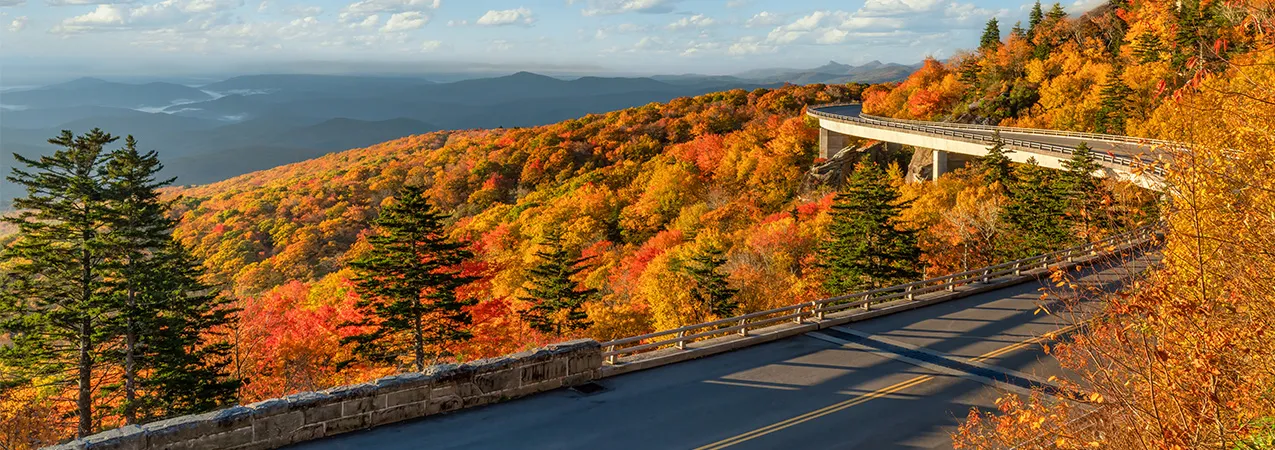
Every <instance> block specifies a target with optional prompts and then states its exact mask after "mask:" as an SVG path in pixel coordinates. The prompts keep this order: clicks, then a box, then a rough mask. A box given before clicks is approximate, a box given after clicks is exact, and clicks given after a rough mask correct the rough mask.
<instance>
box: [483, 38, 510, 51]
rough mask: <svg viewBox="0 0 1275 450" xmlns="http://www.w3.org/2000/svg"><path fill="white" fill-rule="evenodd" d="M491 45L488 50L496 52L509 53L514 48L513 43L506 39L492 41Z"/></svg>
mask: <svg viewBox="0 0 1275 450" xmlns="http://www.w3.org/2000/svg"><path fill="white" fill-rule="evenodd" d="M489 44H490V45H488V46H487V49H488V50H491V51H494V52H507V51H509V50H511V49H513V48H514V45H513V43H510V42H509V41H507V40H504V39H496V40H493V41H491V42H490V43H489Z"/></svg>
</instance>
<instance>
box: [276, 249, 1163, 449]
mask: <svg viewBox="0 0 1275 450" xmlns="http://www.w3.org/2000/svg"><path fill="white" fill-rule="evenodd" d="M1154 258H1155V257H1154V256H1151V255H1137V256H1136V257H1133V258H1130V259H1129V260H1128V261H1125V262H1123V263H1122V264H1118V265H1109V266H1114V267H1105V268H1100V269H1095V270H1089V271H1086V272H1084V273H1081V274H1079V275H1078V276H1080V277H1082V278H1080V282H1081V283H1084V284H1086V285H1092V286H1099V287H1101V288H1102V289H1105V290H1108V291H1111V290H1114V289H1116V288H1118V287H1119V286H1120V285H1121V283H1122V281H1121V280H1124V279H1127V278H1128V277H1129V276H1130V274H1132V273H1136V272H1140V271H1141V270H1142V269H1144V268H1145V267H1146V266H1147V265H1148V264H1151V263H1153V261H1154ZM1048 286H1050V284H1049V283H1048V281H1047V280H1046V281H1045V282H1030V283H1025V284H1021V285H1018V286H1013V287H1007V288H1005V289H1002V290H999V291H994V292H989V293H985V294H981V295H976V296H972V297H967V298H964V299H960V300H954V301H950V302H947V303H942V304H938V305H933V306H929V307H926V308H920V309H916V310H912V311H907V312H902V313H898V314H894V315H889V316H883V317H879V318H876V319H871V320H868V321H864V322H859V323H853V324H850V325H847V326H843V327H834V328H831V329H827V330H821V331H819V332H815V333H810V334H807V335H802V336H797V337H794V338H789V339H784V340H780V341H776V342H772V343H769V344H763V345H759V346H756V347H751V348H747V349H742V350H739V351H735V352H731V353H726V354H721V355H717V356H712V357H708V358H703V359H699V360H694V361H689V362H684V363H679V364H673V365H670V366H664V367H661V368H657V369H651V370H647V371H642V372H636V373H631V374H627V375H621V376H616V377H611V378H606V379H603V380H601V381H599V384H601V385H602V386H603V387H604V388H605V390H603V391H602V392H599V393H594V394H589V395H586V394H582V393H579V392H576V391H573V390H558V391H554V392H549V393H545V394H541V395H537V396H533V397H529V398H524V399H521V400H516V401H511V402H508V403H502V404H498V405H492V406H489V407H484V408H478V409H473V410H466V411H462V412H459V413H456V414H451V415H447V416H442V417H431V418H427V419H423V420H418V421H412V422H405V423H400V424H394V425H389V426H385V427H381V428H377V429H373V430H368V431H364V432H359V433H353V434H348V435H343V436H338V437H335V438H330V439H327V440H322V441H314V442H309V443H305V444H301V445H298V446H296V447H297V448H302V449H313V450H336V449H358V450H366V449H372V448H376V449H416V448H430V449H475V448H479V449H483V448H498V449H511V448H518V449H541V448H543V449H597V448H606V449H653V448H658V449H666V448H667V449H719V448H732V449H770V448H779V447H786V448H802V449H807V448H845V449H853V448H862V449H938V448H950V447H951V442H950V438H949V433H951V432H952V431H954V430H955V427H956V425H957V424H958V423H960V420H961V419H963V418H964V416H965V415H966V414H967V412H968V411H969V409H970V408H971V407H980V408H991V407H992V405H993V401H994V400H995V399H996V398H997V397H998V396H1000V395H1001V393H1002V392H1003V391H1001V390H1000V388H998V387H994V386H993V385H992V384H989V383H987V382H986V380H985V379H984V380H979V379H977V377H975V376H973V375H970V374H962V373H959V371H957V372H956V373H954V372H953V371H951V370H947V371H944V370H937V369H935V368H932V367H928V366H925V365H915V364H912V363H909V362H908V361H905V360H904V359H901V358H900V354H898V353H892V352H891V351H886V350H882V349H881V348H879V347H877V348H874V347H871V346H865V345H862V344H853V343H851V344H843V342H845V341H844V340H842V341H840V342H838V339H839V338H852V337H853V336H851V334H852V333H857V334H860V335H866V336H871V337H873V338H879V339H887V340H889V341H891V342H894V343H897V344H902V345H905V346H915V347H919V348H922V349H926V350H928V351H930V352H941V353H942V354H944V355H946V356H947V358H950V359H951V360H956V361H960V360H963V359H967V358H973V359H979V360H983V361H984V362H986V363H988V364H991V365H994V366H995V367H999V368H1003V369H1009V370H1012V371H1017V372H1020V373H1023V374H1025V375H1024V376H1026V377H1033V376H1034V377H1036V378H1038V379H1047V378H1048V377H1049V376H1050V375H1055V374H1059V373H1060V371H1061V369H1060V368H1059V367H1058V366H1057V364H1056V363H1055V362H1052V361H1050V360H1049V359H1048V358H1047V357H1045V356H1044V355H1043V354H1042V353H1041V352H1040V346H1039V345H1037V344H1036V343H1037V342H1039V341H1041V338H1040V337H1041V336H1042V335H1044V334H1045V333H1049V332H1052V331H1055V330H1057V329H1059V328H1060V327H1061V326H1063V325H1064V324H1065V322H1066V321H1064V320H1062V319H1060V318H1058V317H1056V316H1051V315H1048V314H1038V313H1037V309H1038V308H1039V306H1040V295H1041V290H1042V289H1049V288H1048Z"/></svg>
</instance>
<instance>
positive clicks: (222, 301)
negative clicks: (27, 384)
mask: <svg viewBox="0 0 1275 450" xmlns="http://www.w3.org/2000/svg"><path fill="white" fill-rule="evenodd" d="M162 169H163V165H162V164H160V162H159V155H158V154H157V153H156V152H154V151H150V152H146V153H142V152H140V151H138V150H137V141H136V140H134V139H133V137H132V136H129V137H128V138H126V140H125V145H124V147H123V148H122V149H120V150H117V151H115V152H114V153H112V155H111V160H110V161H109V163H108V164H107V175H108V178H109V184H108V188H109V190H108V192H109V198H110V203H111V205H112V208H111V210H112V212H113V214H112V216H111V220H110V221H109V222H110V228H111V231H110V233H109V235H108V241H109V242H110V244H111V246H112V247H113V249H112V251H111V254H112V256H111V258H110V260H109V261H107V263H106V264H105V265H104V266H103V267H104V269H105V270H106V271H107V273H108V275H107V278H108V279H109V280H110V281H111V284H112V289H111V291H112V298H113V299H114V305H113V309H114V310H115V311H116V314H115V316H114V317H113V319H114V320H113V321H112V322H113V325H114V326H116V327H117V328H118V329H117V331H116V332H115V334H118V335H120V336H122V337H123V338H122V339H123V345H121V346H120V348H119V350H118V352H119V353H121V355H119V356H118V359H119V360H122V361H123V362H122V364H123V378H124V379H123V383H122V386H120V387H119V388H120V389H122V390H123V396H124V401H123V404H122V405H121V406H122V407H121V414H122V415H123V416H124V419H125V421H126V423H138V422H139V420H140V421H145V420H150V419H156V418H160V417H166V416H171V415H176V414H184V413H190V412H198V411H202V410H207V409H212V408H215V407H217V406H221V405H224V404H227V403H229V402H230V401H232V400H234V396H235V392H236V391H237V390H238V386H239V383H238V381H237V380H233V379H231V378H230V377H229V376H228V374H227V371H228V370H227V366H228V358H227V355H228V352H229V344H228V343H226V342H225V341H224V340H218V339H216V338H217V333H219V332H220V330H225V329H227V328H228V327H230V326H232V325H233V323H234V321H235V320H236V317H235V315H234V314H235V312H236V310H235V309H234V308H233V307H231V306H230V305H229V299H227V298H224V297H221V296H218V295H216V294H215V293H214V291H213V289H212V288H211V287H209V286H206V285H204V284H203V283H201V282H200V281H199V280H200V278H202V277H203V275H204V272H203V268H202V263H200V262H199V261H198V260H197V259H195V258H194V257H193V256H191V255H190V254H189V252H188V251H187V250H186V249H185V248H183V247H182V246H181V245H180V244H178V243H177V242H176V241H174V240H173V239H172V230H173V228H174V227H175V226H176V221H175V220H173V219H170V218H169V217H168V212H169V210H170V209H171V206H172V203H171V202H168V201H162V200H160V196H159V189H160V188H162V187H164V186H167V185H170V184H171V183H172V181H173V179H171V178H170V179H163V180H161V179H158V178H157V176H158V174H159V172H160V170H162ZM139 392H142V393H144V394H145V395H144V397H145V398H141V397H139Z"/></svg>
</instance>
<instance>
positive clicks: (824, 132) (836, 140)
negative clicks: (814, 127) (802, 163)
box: [819, 128, 850, 159]
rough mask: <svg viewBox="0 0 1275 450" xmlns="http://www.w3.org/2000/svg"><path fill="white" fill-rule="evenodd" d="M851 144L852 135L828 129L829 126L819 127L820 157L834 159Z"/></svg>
mask: <svg viewBox="0 0 1275 450" xmlns="http://www.w3.org/2000/svg"><path fill="white" fill-rule="evenodd" d="M849 144H850V136H849V135H845V134H841V133H838V132H836V131H831V130H828V129H827V128H819V157H820V158H823V159H832V157H833V156H837V153H838V152H840V151H841V150H842V149H844V148H846V146H847V145H849Z"/></svg>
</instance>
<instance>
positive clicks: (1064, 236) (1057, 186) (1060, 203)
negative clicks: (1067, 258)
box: [1000, 158, 1072, 259]
mask: <svg viewBox="0 0 1275 450" xmlns="http://www.w3.org/2000/svg"><path fill="white" fill-rule="evenodd" d="M1016 169H1017V170H1016V171H1015V172H1016V173H1015V177H1014V181H1013V182H1012V183H1010V186H1009V192H1008V197H1009V198H1008V202H1007V203H1006V205H1005V210H1004V218H1005V225H1006V231H1007V232H1006V233H1004V234H1003V235H1004V236H1006V237H1007V238H1008V239H1010V240H1011V242H1009V243H1007V245H1001V246H1000V248H1002V249H1005V250H1004V251H1005V252H1006V254H1005V255H1004V257H1005V258H1006V259H1016V258H1023V257H1027V256H1031V255H1038V254H1042V253H1048V252H1051V251H1054V250H1058V249H1061V248H1063V247H1064V246H1066V245H1067V244H1069V243H1071V242H1072V233H1071V230H1070V229H1069V227H1068V225H1069V223H1068V221H1067V208H1068V203H1069V202H1068V199H1069V197H1070V195H1069V192H1068V190H1069V188H1068V187H1067V186H1066V184H1065V183H1063V182H1062V181H1063V180H1061V179H1060V178H1061V177H1062V175H1060V174H1061V173H1060V172H1057V171H1055V170H1052V169H1047V168H1044V167H1041V166H1040V164H1038V163H1037V162H1036V159H1035V158H1032V159H1029V160H1028V161H1027V164H1023V165H1020V166H1018V167H1017V168H1016Z"/></svg>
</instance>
